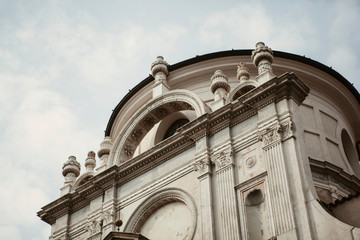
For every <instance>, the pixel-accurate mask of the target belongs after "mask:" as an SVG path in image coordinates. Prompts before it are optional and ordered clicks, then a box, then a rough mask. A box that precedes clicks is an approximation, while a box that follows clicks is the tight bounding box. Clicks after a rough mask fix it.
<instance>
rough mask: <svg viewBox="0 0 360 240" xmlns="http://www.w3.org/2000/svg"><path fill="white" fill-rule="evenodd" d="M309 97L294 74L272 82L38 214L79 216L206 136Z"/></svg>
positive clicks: (49, 218)
mask: <svg viewBox="0 0 360 240" xmlns="http://www.w3.org/2000/svg"><path fill="white" fill-rule="evenodd" d="M307 94H308V88H307V87H306V86H305V84H303V83H302V82H301V81H300V80H299V79H298V78H297V77H296V76H295V75H294V74H291V73H290V74H284V75H282V76H280V77H279V78H277V77H275V78H274V79H272V80H270V81H268V82H267V83H265V84H263V85H261V86H259V87H258V88H256V89H254V90H252V91H250V92H249V93H247V94H245V95H244V96H243V97H241V98H239V99H238V100H237V101H234V102H233V103H230V104H227V105H226V106H224V107H223V108H220V109H219V110H217V111H215V112H212V113H206V114H204V115H202V116H200V117H199V118H197V119H196V120H194V121H192V122H190V123H188V124H186V125H184V126H183V127H182V128H181V129H179V133H178V134H176V135H174V136H172V137H170V138H168V139H166V140H164V141H162V142H160V143H159V144H158V145H156V146H155V147H153V148H151V149H149V150H148V151H146V152H144V153H142V154H140V155H138V156H136V157H134V158H132V159H130V160H128V161H126V162H124V163H122V164H121V165H120V166H112V167H111V168H108V169H107V170H105V171H103V172H100V173H99V174H97V175H95V176H94V177H92V178H90V179H89V180H88V181H87V182H86V183H84V184H83V185H81V186H79V187H78V188H76V189H75V191H73V192H71V193H69V194H67V195H65V196H63V197H61V198H59V199H58V200H56V201H54V202H52V203H50V204H48V205H46V206H45V207H43V208H42V210H41V211H40V212H38V216H39V217H40V218H41V219H42V220H43V221H45V222H47V223H49V224H53V223H54V222H55V220H56V219H57V218H59V217H61V216H63V215H65V214H69V213H72V212H75V211H77V210H79V209H81V208H83V207H85V206H86V205H87V204H89V203H90V201H91V200H92V199H94V198H96V197H98V196H101V195H102V194H103V192H104V191H105V190H107V189H109V188H110V187H114V186H120V185H121V184H124V183H125V182H128V181H130V180H132V179H134V178H136V177H138V176H140V175H142V174H144V173H145V172H147V171H149V170H150V169H152V168H154V167H156V166H158V165H160V164H161V163H163V162H165V161H167V160H168V159H171V158H172V157H174V156H176V155H179V154H181V153H182V152H184V151H186V150H188V149H190V148H192V147H194V146H195V142H196V141H197V140H198V139H200V138H203V137H205V136H210V135H213V134H215V133H216V132H218V131H221V130H222V129H225V128H227V127H229V126H234V125H236V124H238V123H240V122H241V121H244V120H246V119H247V118H249V117H251V116H254V115H255V114H256V113H257V110H258V109H259V108H262V107H264V106H266V105H267V104H269V103H271V102H277V101H280V100H281V99H284V98H287V99H290V98H291V99H294V100H295V101H296V102H298V103H301V101H302V100H304V99H305V97H306V96H307Z"/></svg>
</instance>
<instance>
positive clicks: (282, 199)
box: [260, 125, 295, 235]
mask: <svg viewBox="0 0 360 240" xmlns="http://www.w3.org/2000/svg"><path fill="white" fill-rule="evenodd" d="M282 129H283V128H282V126H280V125H276V126H275V127H273V128H271V129H270V128H268V129H266V131H265V133H263V134H261V135H260V140H261V141H262V142H263V150H264V156H265V163H266V169H267V172H268V181H269V194H270V201H271V206H272V209H271V211H272V216H273V219H274V228H275V235H280V234H283V233H285V232H287V231H289V230H291V229H293V228H294V227H295V219H294V213H293V209H292V205H291V200H290V190H289V184H288V178H287V176H286V169H285V159H284V156H283V152H282V144H281V138H282Z"/></svg>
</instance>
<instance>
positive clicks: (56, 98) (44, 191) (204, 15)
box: [0, 0, 360, 240]
mask: <svg viewBox="0 0 360 240" xmlns="http://www.w3.org/2000/svg"><path fill="white" fill-rule="evenodd" d="M359 23H360V3H359V1H356V0H353V1H351V0H349V1H345V0H339V1H329V0H326V1H325V0H323V1H322V0H319V1H249V0H247V1H209V0H206V1H205V0H204V1H156V0H153V1H137V0H131V1H130V0H128V1H125V0H124V1H120V0H119V1H89V0H86V1H85V0H83V1H80V0H79V1H65V0H62V1H38V0H31V1H25V0H24V1H11V0H9V1H7V0H0V152H1V157H0V160H1V167H0V216H1V218H0V238H1V239H6V240H11V239H16V240H18V239H30V240H31V239H32V240H34V239H47V238H48V236H49V235H50V225H47V224H46V223H43V222H42V221H41V220H40V219H39V218H38V217H37V216H36V213H37V212H38V211H39V210H40V209H41V207H42V206H44V205H45V204H47V203H49V202H51V201H53V200H55V199H56V198H58V197H59V196H60V190H59V189H60V188H61V187H62V186H63V181H64V178H63V176H62V173H61V171H62V165H63V163H64V162H65V161H66V160H67V158H68V156H70V155H75V156H76V157H77V160H78V161H79V162H80V163H81V164H82V170H84V169H85V168H84V166H83V164H84V161H85V159H86V156H87V152H88V151H90V150H93V151H95V152H97V151H98V150H99V144H100V142H101V141H102V140H103V137H104V130H105V128H106V125H107V122H108V120H109V118H110V115H111V113H112V109H114V108H115V106H116V105H117V104H118V102H119V101H120V100H121V99H122V97H123V96H124V95H125V94H126V93H127V92H128V91H129V89H131V88H133V87H134V86H135V85H136V84H138V83H139V82H140V81H142V80H143V79H144V78H146V77H147V76H148V75H149V73H150V65H151V63H152V62H153V61H154V60H155V58H156V56H158V55H162V56H164V57H165V60H166V61H167V62H168V63H170V64H175V63H177V62H179V61H182V60H185V59H188V58H192V57H194V56H195V55H202V54H206V53H210V52H216V51H222V50H229V49H253V48H254V46H255V44H256V42H259V41H264V42H265V43H266V44H267V45H268V46H269V47H271V48H272V49H274V50H279V51H285V52H290V53H295V54H299V55H305V56H306V57H310V58H311V59H314V60H316V61H319V62H321V63H323V64H325V65H327V66H332V68H333V69H334V70H336V71H338V72H339V73H340V74H342V75H343V76H344V77H345V78H347V79H348V80H349V82H351V83H353V84H354V85H355V86H356V88H357V89H360V80H359V76H360V30H359V29H360V28H359V26H358V24H359Z"/></svg>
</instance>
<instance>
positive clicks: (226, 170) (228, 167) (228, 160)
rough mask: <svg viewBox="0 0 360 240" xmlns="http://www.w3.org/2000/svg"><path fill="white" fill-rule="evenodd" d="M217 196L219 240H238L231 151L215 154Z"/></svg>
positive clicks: (238, 231)
mask: <svg viewBox="0 0 360 240" xmlns="http://www.w3.org/2000/svg"><path fill="white" fill-rule="evenodd" d="M213 161H214V162H215V165H216V171H215V173H216V180H217V194H218V196H217V197H218V199H219V211H220V212H219V215H218V216H219V218H220V219H219V221H220V228H219V229H220V236H221V237H220V239H223V240H227V239H232V240H239V239H240V228H239V219H238V211H237V204H236V194H235V190H234V185H235V178H234V157H233V153H232V151H230V152H225V151H221V152H220V153H217V154H215V156H214V158H213Z"/></svg>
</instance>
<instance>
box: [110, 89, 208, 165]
mask: <svg viewBox="0 0 360 240" xmlns="http://www.w3.org/2000/svg"><path fill="white" fill-rule="evenodd" d="M173 103H176V104H177V107H180V109H181V110H189V109H191V110H194V111H195V113H196V115H197V117H200V116H201V115H203V114H205V113H206V112H209V110H208V108H207V107H206V105H205V104H204V103H203V102H202V101H201V99H200V98H199V97H198V96H197V95H196V94H194V93H192V92H191V91H188V90H183V89H181V90H173V91H170V92H168V93H166V94H164V95H162V96H161V97H158V98H155V99H154V100H152V101H150V102H149V103H147V104H146V105H145V106H142V107H141V108H140V109H138V110H137V112H136V113H135V114H134V116H133V117H131V119H129V121H127V123H126V126H124V127H123V128H122V130H121V132H120V134H119V135H118V136H117V137H116V139H115V141H114V144H113V151H111V152H110V156H109V160H108V161H109V165H110V166H111V165H116V164H122V163H123V162H125V161H127V160H129V159H131V158H132V156H133V153H134V150H135V149H136V147H137V145H138V144H139V143H140V141H141V140H142V138H143V137H144V136H145V135H146V133H147V132H148V131H150V129H151V128H152V127H153V126H154V124H156V123H157V122H159V121H160V120H161V119H163V118H164V117H165V116H167V115H168V114H170V113H171V112H176V111H179V109H176V108H175V109H174V107H172V106H173V105H172V104H173ZM140 130H141V134H134V132H138V133H139V131H140ZM135 135H136V140H135V139H134V138H133V136H135Z"/></svg>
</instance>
